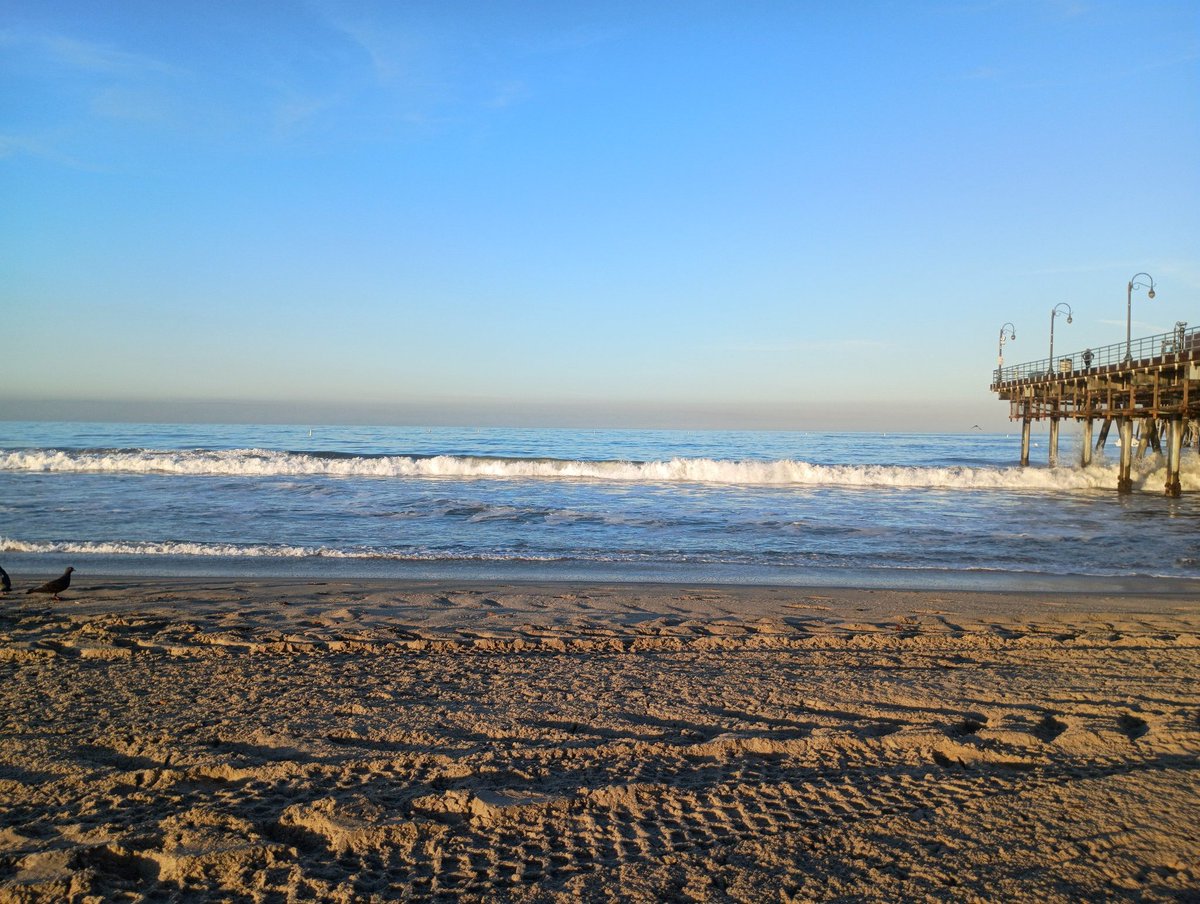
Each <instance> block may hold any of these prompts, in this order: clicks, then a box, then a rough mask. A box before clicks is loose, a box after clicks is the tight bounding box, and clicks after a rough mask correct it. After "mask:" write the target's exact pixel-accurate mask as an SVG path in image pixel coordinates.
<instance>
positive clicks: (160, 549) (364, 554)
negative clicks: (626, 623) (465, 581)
mask: <svg viewBox="0 0 1200 904" xmlns="http://www.w3.org/2000/svg"><path fill="white" fill-rule="evenodd" d="M0 553H61V554H74V555H96V556H218V557H221V558H265V559H305V558H324V559H392V560H397V561H410V562H426V561H439V560H454V561H509V560H511V559H512V558H513V556H511V555H504V554H500V553H496V554H488V553H481V554H477V555H471V556H461V555H453V554H450V553H438V552H432V551H418V552H404V551H401V550H388V549H378V550H376V549H334V548H332V547H329V546H287V545H264V544H238V543H188V542H155V541H149V540H145V541H143V540H126V541H116V542H100V541H95V542H94V541H68V540H64V541H52V542H44V543H37V542H30V541H27V540H17V539H13V538H11V537H0ZM522 560H523V561H531V562H535V561H538V562H550V561H555V560H554V559H552V558H550V557H548V556H522Z"/></svg>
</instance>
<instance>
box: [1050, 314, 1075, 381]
mask: <svg viewBox="0 0 1200 904" xmlns="http://www.w3.org/2000/svg"><path fill="white" fill-rule="evenodd" d="M1063 311H1066V313H1067V323H1070V322H1071V315H1072V314H1073V313H1074V311H1072V310H1071V306H1070V305H1069V304H1067V303H1066V302H1065V301H1060V302H1059V303H1058V304H1056V305H1055V306H1054V308H1053V310H1051V311H1050V374H1051V375H1053V374H1054V373H1055V371H1056V370H1057V368H1055V366H1054V318H1055V317H1057V316H1058V315H1059V314H1061V313H1063Z"/></svg>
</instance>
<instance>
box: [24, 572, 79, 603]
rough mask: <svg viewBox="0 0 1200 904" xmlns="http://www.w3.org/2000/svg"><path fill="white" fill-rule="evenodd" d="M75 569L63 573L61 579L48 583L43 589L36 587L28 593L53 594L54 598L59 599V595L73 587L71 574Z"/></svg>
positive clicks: (27, 591)
mask: <svg viewBox="0 0 1200 904" xmlns="http://www.w3.org/2000/svg"><path fill="white" fill-rule="evenodd" d="M74 570H75V569H74V568H73V567H72V568H68V569H67V570H66V571H64V572H63V573H62V577H61V578H55V579H54V580H53V581H47V582H46V583H45V584H43V585H42V586H41V587H34V588H33V589H32V590H26V591H25V592H26V593H53V594H54V598H55V599H58V595H59V594H60V593H62V592H63V591H64V590H66V589H67V588H68V587H70V586H71V572H72V571H74Z"/></svg>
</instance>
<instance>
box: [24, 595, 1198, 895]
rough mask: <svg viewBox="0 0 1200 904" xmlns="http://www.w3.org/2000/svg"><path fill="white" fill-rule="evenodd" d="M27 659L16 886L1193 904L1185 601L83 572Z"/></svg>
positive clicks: (1191, 613) (35, 603) (27, 603)
mask: <svg viewBox="0 0 1200 904" xmlns="http://www.w3.org/2000/svg"><path fill="white" fill-rule="evenodd" d="M46 577H50V576H49V575H47V576H46ZM31 583H32V582H31ZM0 659H2V660H3V666H2V667H3V670H4V680H3V683H2V685H0V686H2V690H0V694H2V698H3V705H2V706H0V714H2V718H3V730H2V732H0V735H2V737H0V744H2V746H0V901H68V900H69V901H115V900H119V901H176V900H179V901H182V900H188V901H194V900H214V901H215V900H222V901H300V900H313V901H373V900H378V901H383V900H394V899H398V898H399V899H409V898H415V899H425V898H432V899H440V900H447V901H448V900H468V901H470V900H475V901H485V900H487V901H490V900H513V901H575V900H597V901H599V900H612V899H621V900H635V901H730V900H732V901H810V900H829V899H840V900H949V899H953V900H991V901H994V900H1028V901H1078V900H1084V899H1091V900H1101V899H1104V900H1112V899H1128V900H1140V901H1168V900H1170V901H1178V900H1200V856H1198V854H1197V850H1198V849H1197V846H1196V841H1195V826H1196V818H1197V814H1198V813H1200V780H1198V779H1200V773H1198V771H1197V766H1198V764H1200V760H1198V757H1200V685H1198V684H1197V681H1196V676H1197V675H1198V674H1200V603H1198V602H1197V601H1196V600H1195V599H1194V598H1189V597H1185V596H1159V597H1152V596H1147V597H1141V598H1139V597H1130V596H1126V595H1122V596H1113V597H1111V598H1106V597H1101V596H1081V595H1059V596H1046V595H1013V594H984V593H973V594H958V593H946V592H936V593H935V592H900V591H866V590H830V589H828V588H823V589H820V590H811V591H806V590H802V589H796V588H782V587H774V588H753V587H736V588H735V587H716V588H714V587H693V586H657V585H622V586H592V585H583V584H573V585H569V586H568V585H552V584H546V585H521V584H502V583H498V582H497V583H489V582H486V581H484V582H479V581H476V582H462V583H454V584H451V583H440V584H425V583H402V582H394V581H391V582H389V581H336V582H319V581H285V580H269V581H268V580H263V581H257V580H255V581H243V580H229V579H220V580H203V579H188V580H180V579H173V580H172V579H165V580H150V579H145V578H139V579H130V580H124V579H114V578H108V577H104V578H100V577H91V578H89V577H87V576H86V575H80V574H77V575H76V583H75V584H74V585H73V586H72V587H71V589H70V590H69V591H67V592H66V593H65V594H64V595H63V598H62V599H61V600H60V601H54V600H52V599H49V598H41V597H35V596H26V595H23V594H17V593H13V594H9V595H8V596H6V597H4V598H3V599H2V600H0Z"/></svg>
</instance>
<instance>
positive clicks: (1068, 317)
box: [1067, 314, 1071, 323]
mask: <svg viewBox="0 0 1200 904" xmlns="http://www.w3.org/2000/svg"><path fill="white" fill-rule="evenodd" d="M1070 322H1071V315H1070V314H1068V315H1067V323H1070Z"/></svg>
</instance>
